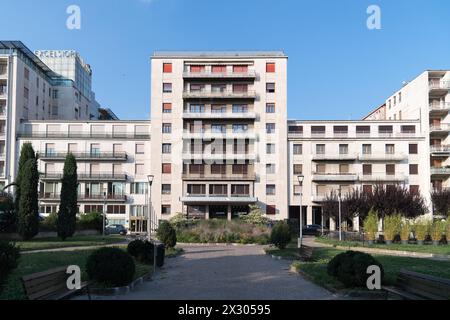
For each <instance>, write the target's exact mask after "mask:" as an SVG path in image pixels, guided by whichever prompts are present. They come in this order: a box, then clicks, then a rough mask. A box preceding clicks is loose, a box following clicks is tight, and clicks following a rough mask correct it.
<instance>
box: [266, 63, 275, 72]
mask: <svg viewBox="0 0 450 320" xmlns="http://www.w3.org/2000/svg"><path fill="white" fill-rule="evenodd" d="M266 72H267V73H273V72H275V63H274V62H268V63H266Z"/></svg>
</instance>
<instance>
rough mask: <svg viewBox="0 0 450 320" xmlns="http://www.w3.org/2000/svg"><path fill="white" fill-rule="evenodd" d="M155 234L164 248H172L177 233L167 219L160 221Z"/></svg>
mask: <svg viewBox="0 0 450 320" xmlns="http://www.w3.org/2000/svg"><path fill="white" fill-rule="evenodd" d="M156 235H157V237H158V239H159V240H160V241H161V242H162V243H164V245H165V246H166V248H173V247H175V245H176V244H177V233H176V232H175V229H174V227H172V225H171V224H170V223H169V222H167V221H161V224H160V225H159V228H158V231H157V233H156Z"/></svg>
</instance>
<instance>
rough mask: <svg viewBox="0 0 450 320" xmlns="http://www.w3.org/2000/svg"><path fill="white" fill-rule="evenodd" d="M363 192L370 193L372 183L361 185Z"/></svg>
mask: <svg viewBox="0 0 450 320" xmlns="http://www.w3.org/2000/svg"><path fill="white" fill-rule="evenodd" d="M363 192H364V193H368V194H371V193H372V185H371V184H365V185H363Z"/></svg>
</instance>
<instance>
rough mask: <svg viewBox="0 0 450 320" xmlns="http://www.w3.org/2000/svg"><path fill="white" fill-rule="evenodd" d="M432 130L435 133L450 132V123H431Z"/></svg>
mask: <svg viewBox="0 0 450 320" xmlns="http://www.w3.org/2000/svg"><path fill="white" fill-rule="evenodd" d="M430 132H431V133H435V134H448V133H449V132H450V124H447V123H441V124H440V125H430Z"/></svg>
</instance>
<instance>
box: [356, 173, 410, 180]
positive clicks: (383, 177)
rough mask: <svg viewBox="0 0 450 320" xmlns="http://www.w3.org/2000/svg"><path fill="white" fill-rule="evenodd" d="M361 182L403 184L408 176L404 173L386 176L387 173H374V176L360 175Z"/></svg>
mask: <svg viewBox="0 0 450 320" xmlns="http://www.w3.org/2000/svg"><path fill="white" fill-rule="evenodd" d="M359 181H368V182H369V181H370V182H377V181H388V182H402V181H406V176H405V175H404V174H402V173H396V174H386V173H374V174H369V175H365V174H360V175H359Z"/></svg>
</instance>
